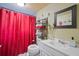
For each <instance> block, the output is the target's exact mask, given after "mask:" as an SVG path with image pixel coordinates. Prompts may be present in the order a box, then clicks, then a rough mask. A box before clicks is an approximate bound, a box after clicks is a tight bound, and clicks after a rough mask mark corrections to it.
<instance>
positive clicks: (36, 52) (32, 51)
mask: <svg viewBox="0 0 79 59" xmlns="http://www.w3.org/2000/svg"><path fill="white" fill-rule="evenodd" d="M27 54H28V56H40V49H39V47H38V46H37V45H36V44H32V45H29V47H28V52H27Z"/></svg>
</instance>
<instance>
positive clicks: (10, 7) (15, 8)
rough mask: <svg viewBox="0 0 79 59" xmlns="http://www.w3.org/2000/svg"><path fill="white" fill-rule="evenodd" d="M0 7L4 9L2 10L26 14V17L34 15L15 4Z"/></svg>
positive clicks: (32, 12)
mask: <svg viewBox="0 0 79 59" xmlns="http://www.w3.org/2000/svg"><path fill="white" fill-rule="evenodd" d="M0 7H4V8H7V9H10V10H14V11H16V12H21V13H25V14H28V15H33V16H35V15H36V12H35V11H32V10H29V9H26V8H24V7H20V6H18V5H16V4H15V3H0Z"/></svg>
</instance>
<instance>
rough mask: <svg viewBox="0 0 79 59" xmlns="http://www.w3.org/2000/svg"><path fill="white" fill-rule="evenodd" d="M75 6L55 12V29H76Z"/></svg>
mask: <svg viewBox="0 0 79 59" xmlns="http://www.w3.org/2000/svg"><path fill="white" fill-rule="evenodd" d="M76 16H77V6H76V5H74V6H71V7H68V8H66V9H63V10H60V11H57V12H55V14H54V18H55V19H54V27H55V28H76Z"/></svg>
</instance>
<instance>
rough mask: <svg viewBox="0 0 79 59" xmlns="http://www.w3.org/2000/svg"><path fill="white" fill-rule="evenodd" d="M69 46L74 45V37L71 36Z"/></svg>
mask: <svg viewBox="0 0 79 59" xmlns="http://www.w3.org/2000/svg"><path fill="white" fill-rule="evenodd" d="M70 47H76V42H75V40H74V37H72V38H71V41H70Z"/></svg>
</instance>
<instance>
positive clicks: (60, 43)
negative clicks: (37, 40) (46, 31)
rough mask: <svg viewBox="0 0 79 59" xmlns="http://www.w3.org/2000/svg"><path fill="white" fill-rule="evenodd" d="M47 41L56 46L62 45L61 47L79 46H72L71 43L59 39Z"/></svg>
mask: <svg viewBox="0 0 79 59" xmlns="http://www.w3.org/2000/svg"><path fill="white" fill-rule="evenodd" d="M45 42H46V43H48V44H50V45H53V46H55V47H61V48H77V47H72V46H70V45H69V44H65V43H63V42H59V40H46V41H45Z"/></svg>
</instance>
